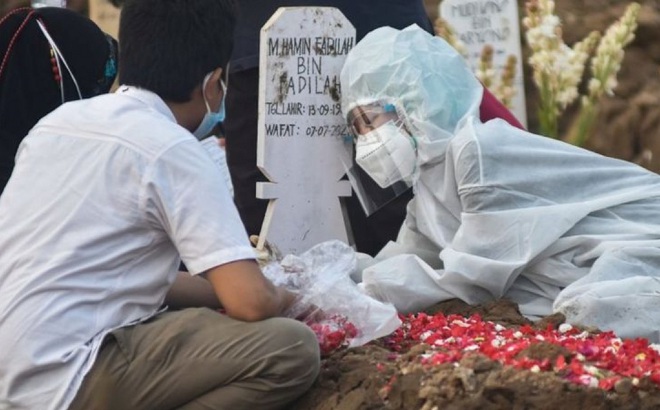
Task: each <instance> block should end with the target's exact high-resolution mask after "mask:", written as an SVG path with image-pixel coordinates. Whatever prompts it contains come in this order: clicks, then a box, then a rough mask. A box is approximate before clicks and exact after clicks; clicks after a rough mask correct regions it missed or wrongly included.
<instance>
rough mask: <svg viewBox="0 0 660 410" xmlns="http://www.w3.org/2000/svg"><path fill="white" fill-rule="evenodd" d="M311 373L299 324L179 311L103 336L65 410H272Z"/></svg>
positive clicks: (312, 345)
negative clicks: (69, 404)
mask: <svg viewBox="0 0 660 410" xmlns="http://www.w3.org/2000/svg"><path fill="white" fill-rule="evenodd" d="M318 371H319V350H318V343H317V342H316V338H315V336H314V333H313V332H312V331H311V330H310V329H309V328H307V326H305V325H304V324H302V323H299V322H296V321H294V320H291V319H285V318H273V319H268V320H265V321H261V322H254V323H246V322H240V321H237V320H233V319H231V318H229V317H227V316H225V315H221V314H219V313H216V312H214V311H212V310H209V309H203V308H202V309H185V310H181V311H175V312H166V313H163V314H160V315H158V316H156V317H155V318H153V319H151V320H149V321H147V322H144V323H141V324H139V325H135V326H131V327H127V328H123V329H119V330H116V331H114V332H112V333H111V334H109V335H108V336H107V337H106V339H105V341H104V345H103V347H102V349H101V351H100V353H99V355H98V358H97V360H96V362H95V363H94V366H93V367H92V369H91V371H90V372H89V373H88V375H87V376H86V377H85V379H84V381H83V385H82V387H81V388H80V390H79V391H78V394H77V396H76V399H75V400H74V402H73V404H72V405H71V407H70V410H96V409H99V410H131V409H136V410H168V409H185V410H198V409H199V410H202V409H204V410H210V409H232V410H240V409H250V410H262V409H278V408H283V407H284V406H286V405H287V404H289V403H290V402H292V401H293V400H295V399H296V398H297V397H299V396H300V395H302V394H303V393H304V392H305V391H306V390H307V389H308V388H309V387H310V386H311V384H312V383H313V382H314V379H315V378H316V376H317V374H318Z"/></svg>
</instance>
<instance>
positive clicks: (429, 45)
mask: <svg viewBox="0 0 660 410" xmlns="http://www.w3.org/2000/svg"><path fill="white" fill-rule="evenodd" d="M341 87H342V109H343V112H344V114H345V115H346V116H347V119H348V121H349V126H350V127H351V129H352V130H353V133H354V135H355V147H354V148H355V153H356V154H355V155H356V158H355V159H356V162H357V163H358V164H359V166H361V167H362V169H363V170H364V171H366V173H367V174H369V175H370V176H371V178H372V179H373V180H374V181H375V182H376V183H377V184H379V185H380V186H382V187H391V186H394V185H396V184H404V185H406V184H407V185H410V186H412V187H413V191H414V198H413V199H412V201H411V202H410V203H409V205H408V208H407V216H406V220H405V222H404V225H403V227H402V230H401V231H400V233H399V235H398V238H397V240H396V242H391V243H389V244H388V245H387V246H385V248H384V249H383V250H382V251H381V252H380V253H379V254H378V255H377V256H376V258H375V259H374V260H372V261H371V263H372V264H371V265H370V266H367V267H366V268H365V269H364V270H363V271H362V284H361V286H362V287H363V288H364V289H365V290H366V292H367V293H369V294H370V295H372V296H375V297H376V298H378V299H381V300H386V301H390V302H392V303H393V304H394V305H395V306H396V307H397V309H398V310H399V311H401V312H414V311H419V310H421V309H424V308H426V307H428V306H430V305H432V304H434V303H437V302H440V301H443V300H447V299H450V298H459V299H462V300H463V301H465V302H467V303H470V304H480V303H484V302H487V301H491V300H494V299H498V298H508V299H510V300H512V301H514V302H516V303H518V305H519V306H520V311H521V313H523V314H524V315H526V316H528V317H530V318H537V317H540V316H545V315H549V314H551V313H553V312H560V313H562V314H564V315H565V317H566V320H567V321H568V322H569V323H573V324H580V325H588V326H596V327H598V328H600V329H602V330H613V331H615V332H616V333H617V334H618V335H619V336H620V337H646V338H648V339H650V340H651V341H653V342H658V341H660V303H658V300H659V297H660V176H658V175H657V174H654V173H652V172H650V171H648V170H646V169H643V168H641V167H639V166H637V165H634V164H632V163H629V162H626V161H622V160H618V159H613V158H608V157H604V156H601V155H599V154H597V153H594V152H591V151H587V150H584V149H581V148H578V147H576V146H573V145H570V144H567V143H564V142H562V141H558V140H554V139H550V138H546V137H543V136H539V135H535V134H532V133H530V132H526V131H524V130H522V129H519V128H516V127H513V126H511V125H510V124H508V123H506V122H505V121H502V120H499V119H494V120H491V121H487V122H482V121H481V120H480V119H479V105H480V102H481V99H482V95H483V87H482V85H481V84H480V83H479V81H477V79H476V78H475V77H474V75H473V74H472V72H471V71H470V69H469V68H468V66H467V65H466V63H465V61H464V59H463V58H462V57H461V56H460V55H459V54H458V53H457V52H456V51H455V50H454V49H453V48H452V47H451V46H450V45H449V44H447V43H446V42H445V41H444V40H442V39H441V38H438V37H433V36H430V35H429V34H428V33H426V32H424V31H423V30H421V29H420V28H418V27H416V26H410V27H408V28H406V29H404V30H396V29H393V28H381V29H377V30H374V31H373V32H371V33H370V34H368V35H367V36H366V37H365V38H364V39H363V40H362V41H361V42H359V43H358V44H357V45H356V47H355V48H354V49H353V50H352V51H351V52H350V54H349V55H348V57H347V60H346V63H345V66H344V67H343V70H342V72H341ZM367 265H368V264H367Z"/></svg>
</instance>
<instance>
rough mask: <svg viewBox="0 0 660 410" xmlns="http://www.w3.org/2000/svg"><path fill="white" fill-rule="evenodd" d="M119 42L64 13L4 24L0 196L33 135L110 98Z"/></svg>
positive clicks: (18, 14) (48, 11)
mask: <svg viewBox="0 0 660 410" xmlns="http://www.w3.org/2000/svg"><path fill="white" fill-rule="evenodd" d="M116 55H117V42H116V41H115V40H114V39H112V38H111V37H110V36H108V35H106V34H105V33H103V31H101V29H99V28H98V27H97V26H96V24H94V22H92V21H91V20H90V19H88V18H87V17H84V16H81V15H79V14H78V13H75V12H73V11H70V10H67V9H62V8H55V7H54V8H51V7H45V8H40V9H31V8H21V9H17V10H14V11H12V12H11V13H9V14H8V15H6V16H5V17H4V18H2V19H1V20H0V194H1V193H2V191H3V190H4V187H5V185H6V184H7V181H8V180H9V177H10V175H11V172H12V170H13V168H14V156H15V155H16V151H17V150H18V146H19V144H20V142H21V141H22V140H23V138H24V137H25V136H26V135H27V133H28V131H29V130H30V129H31V128H32V127H33V126H34V125H35V124H36V123H37V122H38V121H39V120H40V119H41V118H42V117H43V116H45V115H46V114H48V113H49V112H51V111H52V110H54V109H55V108H57V107H58V106H59V105H61V104H63V103H65V102H67V101H74V100H79V99H82V98H88V97H92V96H95V95H98V94H103V93H107V92H108V91H109V90H110V87H111V86H112V83H113V81H114V79H115V75H116V73H117V62H116Z"/></svg>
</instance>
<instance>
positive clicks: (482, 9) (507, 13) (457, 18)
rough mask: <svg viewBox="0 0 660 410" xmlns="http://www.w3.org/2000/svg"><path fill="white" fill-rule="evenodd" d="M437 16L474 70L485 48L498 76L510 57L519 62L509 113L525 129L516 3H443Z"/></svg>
mask: <svg viewBox="0 0 660 410" xmlns="http://www.w3.org/2000/svg"><path fill="white" fill-rule="evenodd" d="M439 13H440V16H442V18H443V19H445V20H446V21H447V22H448V23H449V25H450V26H451V27H452V28H453V29H454V30H455V32H456V35H457V36H458V38H459V39H460V40H461V42H462V43H463V44H464V45H465V48H466V49H467V51H468V54H469V55H468V60H469V63H470V64H471V65H472V68H473V69H474V68H475V67H476V66H477V64H478V63H479V59H480V57H481V52H482V50H483V48H484V46H485V45H487V44H490V45H491V46H492V47H493V51H494V54H493V66H494V67H495V69H496V71H497V73H498V74H497V75H498V76H499V73H501V71H502V67H504V64H505V63H506V59H507V57H508V56H509V55H511V54H513V55H514V56H516V58H517V60H518V64H517V69H516V78H515V80H514V87H515V89H516V95H515V96H514V98H513V100H512V108H511V111H512V112H513V115H515V117H516V118H517V119H518V121H520V122H521V123H522V124H523V125H524V126H527V109H526V107H525V83H524V79H523V75H522V72H523V71H522V70H523V68H522V48H521V45H520V19H519V16H518V2H517V1H516V0H443V1H442V3H440V6H439Z"/></svg>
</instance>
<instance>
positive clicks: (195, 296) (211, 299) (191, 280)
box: [165, 272, 222, 309]
mask: <svg viewBox="0 0 660 410" xmlns="http://www.w3.org/2000/svg"><path fill="white" fill-rule="evenodd" d="M165 304H166V305H167V306H169V307H172V308H175V309H183V308H188V307H207V308H210V309H219V308H221V307H222V306H221V305H220V300H219V299H218V296H217V295H216V294H215V291H214V290H213V286H212V285H211V283H210V282H209V281H208V280H206V279H204V278H203V277H201V276H193V275H191V274H190V273H188V272H179V273H177V277H176V280H175V281H174V283H173V284H172V287H171V288H170V290H169V291H168V292H167V295H165Z"/></svg>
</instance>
